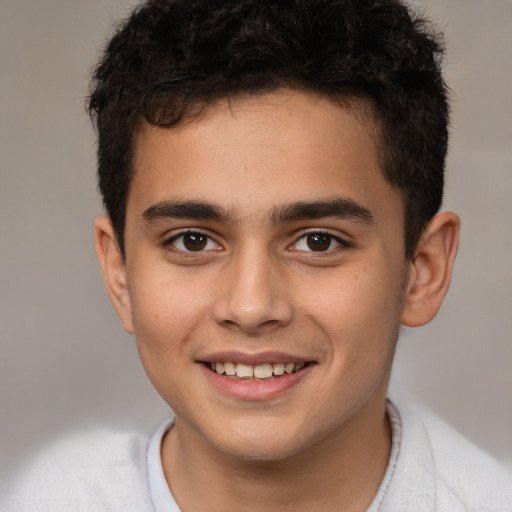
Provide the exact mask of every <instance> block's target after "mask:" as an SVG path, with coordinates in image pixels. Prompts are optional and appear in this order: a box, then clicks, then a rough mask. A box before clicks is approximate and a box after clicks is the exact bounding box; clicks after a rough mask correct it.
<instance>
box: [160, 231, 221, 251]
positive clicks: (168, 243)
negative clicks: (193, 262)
mask: <svg viewBox="0 0 512 512" xmlns="http://www.w3.org/2000/svg"><path fill="white" fill-rule="evenodd" d="M187 235H189V236H190V237H192V236H194V235H195V236H198V237H202V238H203V239H206V245H208V244H210V243H212V242H213V243H214V244H215V245H216V246H217V247H218V246H219V244H218V243H217V242H215V241H214V240H213V238H212V237H211V236H210V235H208V234H207V233H204V232H202V231H200V230H197V229H188V230H185V231H181V232H180V233H177V234H175V235H173V236H171V237H170V238H168V239H166V240H165V241H164V242H163V246H164V247H169V246H173V248H174V249H175V250H177V251H179V252H182V253H188V254H194V253H197V254H201V253H203V252H206V251H212V250H214V251H215V250H219V249H218V248H215V249H211V248H210V249H206V251H204V250H203V249H204V247H203V248H201V250H199V251H193V250H187V248H186V247H185V248H178V247H175V246H174V245H173V244H174V242H176V241H177V240H179V239H180V238H181V239H182V242H181V243H182V244H183V243H184V238H185V237H186V236H187Z"/></svg>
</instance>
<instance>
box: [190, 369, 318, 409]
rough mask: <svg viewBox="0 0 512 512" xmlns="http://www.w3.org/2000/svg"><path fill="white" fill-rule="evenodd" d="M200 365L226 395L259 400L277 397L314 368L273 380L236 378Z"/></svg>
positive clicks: (214, 384)
mask: <svg viewBox="0 0 512 512" xmlns="http://www.w3.org/2000/svg"><path fill="white" fill-rule="evenodd" d="M200 366H201V368H202V370H203V372H204V374H205V375H206V377H207V379H208V380H209V381H210V383H211V384H213V386H214V387H215V388H216V389H218V390H219V391H220V392H221V393H223V394H224V395H227V396H229V397H231V398H236V399H238V400H247V401H259V400H270V399H272V398H275V397H277V396H279V395H281V394H283V393H284V392H286V391H288V390H289V389H291V388H293V387H294V386H295V385H296V384H298V383H299V382H301V381H302V380H303V379H304V377H306V375H308V374H309V373H310V372H311V370H312V369H313V366H315V365H313V364H309V365H307V366H305V367H304V368H302V370H299V371H298V372H296V373H290V374H284V375H282V376H280V377H276V378H274V379H272V380H261V381H256V380H236V379H231V378H229V377H227V376H226V375H219V374H218V373H215V372H212V371H211V370H210V369H209V368H207V367H206V365H204V364H203V363H200Z"/></svg>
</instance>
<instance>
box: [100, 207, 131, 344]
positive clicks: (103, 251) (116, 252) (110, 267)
mask: <svg viewBox="0 0 512 512" xmlns="http://www.w3.org/2000/svg"><path fill="white" fill-rule="evenodd" d="M94 246H95V249H96V256H97V257H98V261H99V262H100V265H101V269H102V272H103V279H104V280H105V285H106V287H107V292H108V294H109V296H110V300H111V302H112V305H113V306H114V309H115V310H116V312H117V315H118V316H119V319H120V320H121V323H122V324H123V328H124V330H125V331H127V332H129V333H132V334H133V321H132V310H131V302H130V294H129V291H128V286H127V280H126V265H125V262H124V260H123V257H122V254H121V251H120V249H119V245H118V243H117V238H116V235H115V231H114V228H113V226H112V222H111V221H110V219H109V217H107V216H106V215H102V216H101V217H98V219H96V222H95V224H94Z"/></svg>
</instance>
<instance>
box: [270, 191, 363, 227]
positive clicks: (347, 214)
mask: <svg viewBox="0 0 512 512" xmlns="http://www.w3.org/2000/svg"><path fill="white" fill-rule="evenodd" d="M326 217H336V218H340V219H347V218H348V219H355V220H359V221H362V222H364V223H366V224H370V223H372V222H373V215H372V212H371V211H370V210H369V209H368V208H366V207H365V206H363V205H361V204H359V203H357V202H356V201H354V200H352V199H349V198H345V197H337V198H334V199H330V200H325V201H313V202H307V201H298V202H295V203H290V204H287V205H283V206H278V207H276V208H274V209H273V210H272V212H271V213H270V220H271V222H272V224H273V225H274V226H277V225H279V224H283V223H284V222H289V221H295V220H307V219H312V220H314V219H323V218H326Z"/></svg>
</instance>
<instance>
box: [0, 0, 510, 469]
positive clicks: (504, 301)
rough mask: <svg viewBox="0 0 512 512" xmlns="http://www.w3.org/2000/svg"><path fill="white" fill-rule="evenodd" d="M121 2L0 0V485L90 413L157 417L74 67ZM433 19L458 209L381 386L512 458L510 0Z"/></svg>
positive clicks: (83, 78) (145, 419)
mask: <svg viewBox="0 0 512 512" xmlns="http://www.w3.org/2000/svg"><path fill="white" fill-rule="evenodd" d="M132 4H133V2H127V1H122V0H87V1H84V0H74V1H72V0H0V66H1V67H0V69H1V82H0V84H1V85H0V87H1V89H0V102H1V109H0V144H1V148H0V149H1V151H0V155H1V157H0V158H1V161H0V164H1V165H0V173H1V181H0V229H1V233H0V340H1V341H0V343H1V344H0V349H1V357H0V461H1V462H0V465H1V469H0V479H1V478H3V477H6V476H12V475H13V472H14V471H15V469H16V468H17V467H18V466H19V464H20V463H22V462H23V461H24V460H26V459H27V458H28V457H30V455H31V454H33V452H34V450H36V449H38V448H40V447H41V446H42V445H44V444H45V443H47V442H49V441H50V440H52V439H54V438H56V437H60V436H62V435H64V434H66V433H68V432H70V431H71V430H75V429H82V428H88V427H90V426H92V425H98V424H101V425H111V426H123V427H136V428H139V429H143V430H150V429H151V428H153V427H154V426H155V425H157V424H158V423H159V422H160V421H161V420H162V419H163V418H164V417H165V415H166V414H167V407H166V406H165V404H164V403H163V402H162V401H161V400H160V398H159V397H158V396H157V395H156V393H155V392H154V391H153V389H152V387H151V385H150V384H149V382H148V380H147V378H146V376H145V374H144V372H143V370H142V368H141V367H140V365H139V362H138V360H137V352H136V348H135V344H134V340H133V339H132V338H131V337H130V336H128V335H126V334H124V333H123V331H122V330H121V327H120V325H119V324H118V322H117V318H116V317H115V315H114V312H113V309H112V307H111V306H110V303H109V301H108V299H107V296H106V293H105V292H104V289H103V283H102V281H101V277H100V272H99V268H98V265H97V264H96V261H95V256H94V253H93V227H92V226H93V221H94V218H95V216H96V215H97V214H99V213H100V212H101V206H100V201H99V198H98V196H97V194H96V189H95V175H94V173H95V155H94V152H95V151H94V149H93V148H94V137H93V133H92V130H91V127H90V126H89V121H88V119H87V117H86V115H85V114H84V112H83V97H84V96H85V95H86V94H87V80H88V78H87V77H88V70H89V69H90V67H91V66H92V65H93V63H94V62H95V59H96V57H97V55H98V50H99V49H100V48H101V46H102V44H103V42H104V41H105V38H106V36H107V34H108V33H109V32H110V30H111V20H112V19H118V18H119V17H120V16H123V17H124V16H125V15H126V14H127V13H128V10H129V7H130V5H132ZM421 5H422V6H424V7H425V8H426V10H427V12H428V13H429V14H430V16H431V17H432V18H433V19H434V20H435V21H436V22H437V24H438V25H439V26H440V27H441V28H442V29H443V30H444V32H445V34H446V38H447V41H448V48H449V54H448V59H447V63H446V67H445V69H446V74H447V78H448V82H449V85H450V86H451V88H452V89H453V90H454V91H455V93H454V95H453V108H454V117H453V123H452V139H451V149H450V155H449V162H448V164H449V165H448V169H449V172H448V183H447V185H448V186H447V195H446V201H445V208H446V209H453V210H455V211H457V212H458V213H459V214H460V215H461V217H462V241H461V248H460V252H459V258H458V262H457V266H456V270H455V275H454V280H453V285H452V288H451V290H450V292H449V295H448V298H447V299H446V302H445V305H444V308H443V309H442V311H441V313H440V314H439V316H438V318H437V319H436V320H435V321H434V322H432V323H431V324H430V325H428V326H426V327H423V328H420V329H416V330H404V332H403V335H402V339H401V342H400V346H399V350H398V354H397V361H396V368H395V374H394V377H393V383H392V388H393V392H394V393H395V394H398V395H401V396H405V397H409V398H411V399H412V400H415V401H417V402H419V403H422V404H425V405H426V406H427V407H429V408H430V409H432V410H434V411H436V412H437V413H439V414H440V415H442V416H444V417H445V418H446V419H447V420H448V421H449V422H450V423H452V424H454V425H455V426H456V427H457V428H458V429H459V430H460V431H462V432H463V433H464V434H465V435H466V436H467V437H469V438H471V439H472V440H474V441H475V442H477V443H478V444H480V445H481V446H482V447H484V448H485V449H487V450H488V451H490V452H491V453H493V454H494V455H495V456H497V457H498V458H501V459H502V460H503V461H505V462H506V463H508V464H511V465H512V344H511V334H512V308H511V305H512V270H511V264H510V253H511V252H512V228H511V219H512V201H511V193H512V150H511V141H512V126H511V120H510V119H511V116H512V97H511V90H512V87H511V80H510V79H511V73H512V70H511V62H512V37H511V31H510V27H511V26H512V3H511V1H509V0H487V1H485V2H482V1H481V0H444V1H441V0H435V1H432V2H430V3H429V4H426V3H422V4H421Z"/></svg>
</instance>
